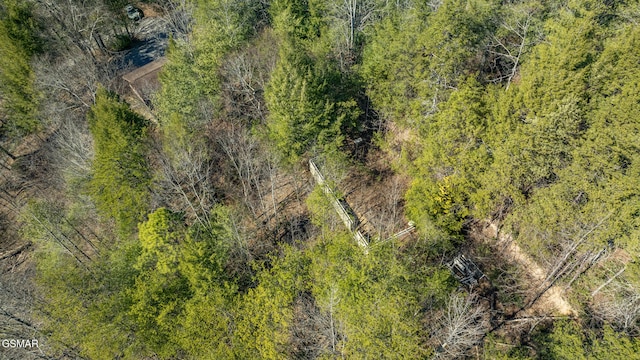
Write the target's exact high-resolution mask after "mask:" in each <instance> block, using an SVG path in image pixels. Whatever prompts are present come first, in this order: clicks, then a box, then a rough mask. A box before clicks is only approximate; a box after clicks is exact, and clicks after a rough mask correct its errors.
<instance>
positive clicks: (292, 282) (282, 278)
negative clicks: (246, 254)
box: [234, 246, 309, 359]
mask: <svg viewBox="0 0 640 360" xmlns="http://www.w3.org/2000/svg"><path fill="white" fill-rule="evenodd" d="M308 262H309V259H308V258H307V257H306V256H305V255H304V254H302V253H301V252H300V251H298V250H296V249H294V248H291V247H286V246H285V247H284V249H283V254H282V255H281V257H279V258H273V259H272V263H271V267H270V268H263V269H261V270H260V271H259V273H258V275H257V276H256V281H257V283H258V285H257V286H256V287H255V288H253V289H250V290H249V292H248V293H247V294H246V295H245V296H244V297H243V299H242V300H243V301H242V302H241V303H240V304H239V309H238V313H239V319H238V322H237V324H236V333H235V337H236V340H235V341H236V343H235V344H234V348H235V351H236V357H237V358H240V359H285V358H286V353H287V351H288V349H287V344H288V341H289V337H290V325H291V323H292V321H293V309H292V304H293V301H294V299H295V297H296V295H297V294H298V293H299V292H302V291H303V290H304V284H305V279H306V277H307V276H308V275H307V272H308Z"/></svg>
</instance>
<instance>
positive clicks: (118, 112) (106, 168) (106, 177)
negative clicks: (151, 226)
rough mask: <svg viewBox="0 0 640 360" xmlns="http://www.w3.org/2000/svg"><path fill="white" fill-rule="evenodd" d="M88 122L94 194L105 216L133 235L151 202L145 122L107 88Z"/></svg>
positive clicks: (90, 113) (98, 206)
mask: <svg viewBox="0 0 640 360" xmlns="http://www.w3.org/2000/svg"><path fill="white" fill-rule="evenodd" d="M88 121H89V128H90V130H91V134H92V135H93V140H94V150H95V158H94V160H93V164H92V166H93V177H92V179H91V181H90V191H91V195H92V197H93V199H94V201H95V202H96V206H97V208H98V210H99V211H100V212H101V213H102V214H104V215H106V216H109V217H111V218H114V219H115V220H116V222H117V224H118V228H119V230H120V231H121V232H122V233H123V234H127V233H130V232H131V231H132V230H133V229H134V227H135V225H136V224H137V223H138V222H139V221H141V220H142V219H143V217H144V215H145V214H146V212H147V208H148V203H149V185H150V182H151V178H150V175H149V167H148V164H147V159H146V152H147V149H148V143H147V141H148V140H147V129H146V125H147V124H146V121H145V120H144V119H142V118H141V117H140V116H138V115H137V114H135V113H134V112H132V111H131V110H130V109H129V107H128V105H126V104H125V103H122V102H120V101H119V99H118V98H117V96H115V95H113V94H110V93H108V92H107V91H106V90H104V89H100V90H99V91H98V93H97V94H96V103H95V105H93V106H92V107H91V111H90V112H89V114H88Z"/></svg>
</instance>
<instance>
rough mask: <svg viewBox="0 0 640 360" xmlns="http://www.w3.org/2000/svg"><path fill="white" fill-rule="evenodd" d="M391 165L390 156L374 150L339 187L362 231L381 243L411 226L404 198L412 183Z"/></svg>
mask: <svg viewBox="0 0 640 360" xmlns="http://www.w3.org/2000/svg"><path fill="white" fill-rule="evenodd" d="M390 164H391V161H390V159H389V158H388V155H387V154H385V153H383V152H382V151H381V150H378V149H374V150H371V151H370V152H369V154H368V156H367V163H366V164H365V166H364V167H363V168H359V169H358V168H355V169H352V170H351V171H350V172H349V174H348V175H347V178H346V179H345V180H344V181H342V184H340V186H341V189H340V190H341V191H342V192H343V193H344V194H345V200H346V201H347V203H348V204H349V205H350V206H351V208H352V209H353V211H354V212H355V213H356V215H357V216H358V219H359V220H360V222H361V225H360V228H361V230H362V231H364V232H366V233H367V234H369V235H370V236H371V237H372V238H376V237H378V238H380V239H382V240H383V239H386V238H388V237H389V236H391V235H393V234H394V233H396V232H398V231H400V230H402V229H404V228H406V227H407V226H408V225H407V220H406V219H405V218H404V194H405V193H406V191H407V188H408V186H409V181H408V179H407V178H406V177H403V176H401V175H400V174H398V173H396V172H395V171H394V170H393V169H391V167H390ZM365 169H366V170H365Z"/></svg>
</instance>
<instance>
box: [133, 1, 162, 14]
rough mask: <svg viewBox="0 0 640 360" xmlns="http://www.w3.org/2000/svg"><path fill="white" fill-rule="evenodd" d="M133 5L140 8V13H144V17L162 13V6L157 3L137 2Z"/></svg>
mask: <svg viewBox="0 0 640 360" xmlns="http://www.w3.org/2000/svg"><path fill="white" fill-rule="evenodd" d="M135 6H136V7H137V8H138V9H140V10H142V14H144V17H157V16H162V15H163V14H164V11H163V10H162V8H161V7H160V6H158V5H157V4H145V3H137V4H136V5H135Z"/></svg>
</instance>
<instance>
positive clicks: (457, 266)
mask: <svg viewBox="0 0 640 360" xmlns="http://www.w3.org/2000/svg"><path fill="white" fill-rule="evenodd" d="M447 267H448V268H449V270H451V272H452V273H453V276H454V277H455V278H456V279H458V281H460V282H461V283H462V284H464V285H467V286H474V285H476V284H478V281H480V279H482V278H483V277H484V276H485V275H484V274H483V273H482V271H480V269H478V266H477V265H476V264H475V263H474V262H473V261H471V260H469V259H467V258H466V257H465V256H464V255H462V254H459V255H458V256H456V257H455V258H454V259H453V261H451V262H450V263H448V264H447Z"/></svg>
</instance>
